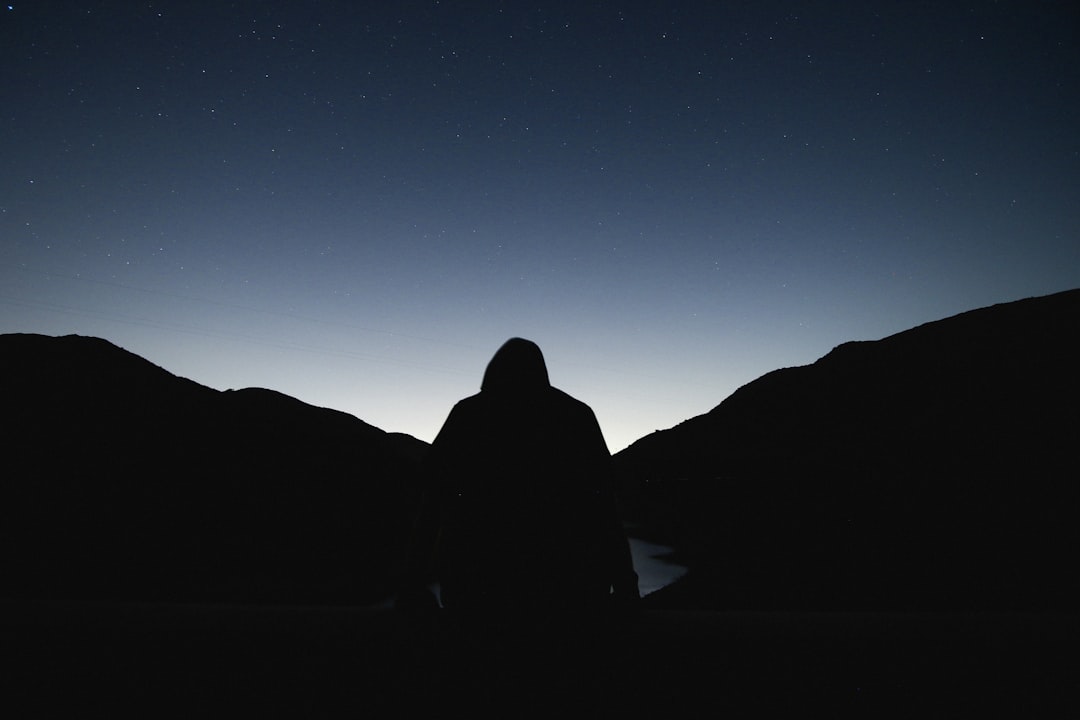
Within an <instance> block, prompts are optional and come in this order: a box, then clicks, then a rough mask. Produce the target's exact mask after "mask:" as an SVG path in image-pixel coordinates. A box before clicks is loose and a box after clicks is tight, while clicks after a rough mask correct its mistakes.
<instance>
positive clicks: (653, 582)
mask: <svg viewBox="0 0 1080 720" xmlns="http://www.w3.org/2000/svg"><path fill="white" fill-rule="evenodd" d="M670 553H671V548H669V547H667V546H665V545H656V544H654V543H650V542H645V541H644V540H639V539H637V538H633V537H632V538H630V554H631V555H632V556H633V558H634V570H636V571H637V574H638V589H639V590H641V595H642V597H644V596H645V595H648V594H649V593H652V592H656V591H657V590H659V589H660V588H662V587H666V586H668V585H670V584H671V583H673V582H675V581H676V580H678V579H679V578H680V577H682V576H683V575H685V574H686V568H685V567H683V566H682V565H676V564H675V563H671V562H668V561H667V560H665V559H664V558H665V556H667V555H669V554H670Z"/></svg>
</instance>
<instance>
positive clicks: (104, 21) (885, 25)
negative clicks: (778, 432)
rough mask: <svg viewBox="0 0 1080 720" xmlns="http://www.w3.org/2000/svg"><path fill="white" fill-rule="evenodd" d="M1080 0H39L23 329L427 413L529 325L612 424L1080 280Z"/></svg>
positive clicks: (5, 175)
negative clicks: (849, 344) (101, 341)
mask: <svg viewBox="0 0 1080 720" xmlns="http://www.w3.org/2000/svg"><path fill="white" fill-rule="evenodd" d="M1076 7H1077V6H1076V5H1075V4H1074V3H1071V2H1038V1H1036V0H1024V1H1020V2H991V1H990V0H971V1H970V2H962V3H961V2H903V3H874V2H812V3H807V2H771V1H768V0H765V1H759V0H754V1H748V2H719V1H717V2H677V1H675V2H658V1H655V0H654V1H652V2H616V1H614V0H613V1H611V2H589V1H587V0H578V1H576V2H510V1H509V0H507V1H504V2H454V1H452V0H442V1H441V2H437V1H435V0H426V1H423V2H421V1H404V2H402V1H400V0H399V1H396V2H389V1H387V2H382V1H379V2H375V1H374V0H373V1H371V2H363V1H357V2H346V1H345V0H336V1H333V0H322V1H319V0H308V1H306V2H291V3H286V2H246V1H242V2H222V1H220V0H219V1H217V2H197V1H180V0H175V1H165V0H162V1H157V2H146V1H144V2H135V1H134V0H132V1H119V0H112V1H109V2H104V1H96V2H75V1H74V0H68V1H66V2H48V1H45V0H37V1H24V2H14V3H13V4H11V5H6V6H2V7H0V332H36V333H44V334H48V335H61V334H68V333H77V334H82V335H94V336H99V337H103V338H106V339H108V340H110V341H112V342H114V343H116V344H118V345H120V346H121V347H124V348H126V349H128V350H130V351H132V352H135V353H137V354H139V355H142V356H144V357H146V358H148V359H149V360H151V361H153V362H155V363H157V364H159V365H161V366H163V367H164V368H166V369H167V370H169V371H171V372H173V373H176V374H178V375H181V376H184V377H189V378H191V379H193V380H195V381H197V382H200V383H203V384H205V385H209V386H211V387H214V388H217V389H226V388H240V387H248V386H261V387H268V388H272V389H275V390H279V391H281V392H284V393H287V394H289V395H293V396H295V397H297V398H300V399H301V400H304V401H306V402H309V403H312V404H315V405H322V406H327V407H332V408H337V409H341V410H344V411H346V412H349V413H351V414H353V415H356V416H357V417H360V418H362V419H363V420H365V421H367V422H370V423H372V424H374V425H376V426H378V427H381V428H383V429H384V430H389V431H401V432H408V433H411V434H413V435H416V436H417V437H419V438H422V439H424V440H431V439H432V438H433V437H434V435H435V433H436V432H437V431H438V429H439V427H440V426H441V424H442V422H443V420H444V419H445V418H446V415H447V413H448V411H449V409H450V407H451V406H452V404H453V403H454V402H455V401H456V400H458V399H460V398H461V397H464V396H466V395H470V394H472V393H474V392H476V391H477V390H478V388H479V384H480V379H481V376H482V373H483V370H484V366H485V365H486V363H487V361H488V360H489V359H490V357H491V355H492V354H493V353H494V351H495V350H496V349H497V348H498V346H499V345H500V344H501V343H502V342H503V341H504V340H506V339H507V338H509V337H511V336H515V335H518V336H522V337H526V338H529V339H532V340H535V341H536V342H537V343H539V344H540V346H541V348H543V350H544V352H545V354H546V356H547V361H548V367H549V371H550V375H551V379H552V382H553V383H554V384H555V385H557V386H559V387H561V388H563V389H564V390H566V391H568V392H570V393H571V394H573V395H575V396H577V397H579V398H580V399H582V400H584V401H586V402H588V403H589V404H590V405H592V407H593V408H594V409H595V410H596V413H597V416H598V418H599V420H600V424H601V426H602V428H603V430H604V432H605V436H606V438H607V440H608V444H609V446H610V447H611V449H612V451H616V450H619V449H622V448H623V447H625V446H626V445H628V444H629V443H631V442H632V441H634V440H635V439H637V438H639V437H641V436H643V435H645V434H648V433H649V432H652V431H653V430H655V429H658V428H666V427H670V426H672V425H674V424H676V423H678V422H680V421H682V420H685V419H687V418H690V417H692V416H695V415H698V414H701V413H703V412H706V411H708V410H709V409H711V408H712V407H714V406H715V405H717V404H718V403H719V402H720V401H722V400H723V399H724V398H725V397H727V396H728V395H729V394H730V393H731V392H733V391H734V390H735V389H736V388H738V387H739V386H741V385H743V384H745V383H747V382H749V381H751V380H753V379H755V378H757V377H759V376H761V375H763V374H764V373H766V372H769V371H771V370H774V369H777V368H780V367H788V366H793V365H804V364H807V363H810V362H813V361H814V360H816V359H817V358H818V357H820V356H822V355H824V354H825V353H827V352H828V351H829V350H831V349H832V348H833V347H834V346H836V345H838V344H840V343H842V342H846V341H849V340H873V339H878V338H881V337H884V336H887V335H890V334H892V333H895V332H899V331H902V330H905V329H907V328H910V327H913V326H915V325H918V324H921V323H924V322H927V321H931V320H936V319H940V318H943V317H946V316H949V315H953V314H956V313H958V312H962V311H965V310H970V309H974V308H976V307H982V306H985V305H991V304H994V303H998V302H1006V301H1011V300H1017V299H1020V298H1023V297H1029V296H1033V295H1044V294H1048V293H1051V292H1056V291H1060V290H1066V289H1069V288H1073V287H1078V286H1080V234H1078V229H1080V92H1078V91H1080V82H1078V80H1080V64H1078V61H1080V52H1078V49H1080V43H1078V36H1080V32H1078V31H1080V11H1078V10H1076V9H1074V8H1076Z"/></svg>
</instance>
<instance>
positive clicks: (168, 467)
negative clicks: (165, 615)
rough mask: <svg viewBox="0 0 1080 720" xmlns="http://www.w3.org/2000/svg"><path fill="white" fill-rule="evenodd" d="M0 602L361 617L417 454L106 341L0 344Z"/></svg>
mask: <svg viewBox="0 0 1080 720" xmlns="http://www.w3.org/2000/svg"><path fill="white" fill-rule="evenodd" d="M0 357H2V358H3V368H4V369H3V372H2V373H0V397H3V400H4V414H5V416H6V419H7V424H8V426H9V428H10V429H9V430H8V431H7V437H6V438H5V450H4V454H3V467H4V473H3V476H4V479H3V481H2V482H0V488H2V490H0V508H2V509H0V513H2V517H3V529H2V530H0V532H2V534H3V549H2V550H0V553H2V556H0V557H2V558H3V567H4V568H5V572H4V576H5V577H4V585H3V588H2V594H3V595H5V596H8V597H37V596H53V597H83V598H111V599H121V598H122V599H133V598H135V599H174V600H212V601H259V602H294V601H300V602H308V601H320V602H364V601H372V600H375V599H377V598H379V597H381V596H382V595H384V594H385V593H386V592H387V587H388V583H389V582H390V576H391V573H392V569H393V568H392V566H393V563H394V562H396V561H397V560H398V548H399V546H400V541H401V538H402V534H403V533H404V531H405V523H406V518H407V516H408V513H409V511H410V506H411V503H412V494H413V487H412V484H411V483H412V481H413V472H414V469H415V467H416V464H417V460H418V457H419V456H420V455H421V454H422V451H423V447H424V446H425V444H424V443H421V442H420V441H418V440H415V439H414V438H408V437H407V436H401V435H390V434H387V433H385V432H383V431H382V430H379V429H378V428H375V427H373V426H371V425H368V424H367V423H364V422H362V421H360V420H358V419H357V418H355V417H352V416H351V415H348V414H346V413H342V412H338V411H334V410H327V409H323V408H316V407H313V406H310V405H307V404H305V403H303V402H300V401H299V400H296V399H294V398H290V397H287V396H285V395H282V394H280V393H277V392H273V391H270V390H259V389H248V390H239V391H227V392H218V391H216V390H212V389H210V388H207V387H204V386H201V385H198V384H197V383H194V382H191V381H190V380H186V379H183V378H179V377H176V376H174V375H172V374H170V373H168V372H167V371H165V370H163V369H162V368H159V367H157V366H155V365H153V364H152V363H150V362H148V361H146V360H144V359H142V358H140V357H138V356H136V355H133V354H131V353H129V352H126V351H124V350H122V349H120V348H118V347H116V346H114V345H112V344H110V343H108V342H106V341H104V340H100V339H96V338H87V337H78V336H67V337H57V338H53V337H45V336H37V335H3V336H0Z"/></svg>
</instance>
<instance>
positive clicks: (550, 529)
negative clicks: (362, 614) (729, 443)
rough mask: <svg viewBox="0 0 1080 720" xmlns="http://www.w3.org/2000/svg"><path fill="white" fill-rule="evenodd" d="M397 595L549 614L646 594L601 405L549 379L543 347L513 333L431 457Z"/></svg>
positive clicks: (494, 611) (413, 601) (484, 609)
mask: <svg viewBox="0 0 1080 720" xmlns="http://www.w3.org/2000/svg"><path fill="white" fill-rule="evenodd" d="M424 476H425V482H426V485H425V492H424V497H423V501H422V505H421V509H420V513H419V516H418V520H417V525H416V535H415V538H414V544H413V548H412V552H411V554H410V560H409V568H408V572H407V577H406V580H405V584H404V586H403V589H402V592H401V594H400V595H399V600H398V602H399V607H405V608H415V607H416V606H417V605H423V604H426V605H428V606H430V605H432V604H433V603H434V598H433V597H432V596H431V595H430V593H429V592H427V591H426V590H424V587H425V585H426V583H427V582H428V581H429V579H430V578H431V577H432V575H433V574H434V576H435V577H437V578H438V580H439V582H440V583H441V597H442V601H443V605H444V606H445V607H446V608H447V609H448V610H455V611H460V612H462V613H465V614H470V613H471V614H479V615H482V616H492V615H500V616H505V615H521V616H528V615H529V614H530V613H537V614H540V615H551V614H556V613H561V612H574V611H583V610H584V611H587V610H600V609H603V608H604V607H607V606H610V605H619V604H627V605H632V604H633V603H634V602H635V601H636V600H637V599H638V587H637V575H636V574H635V573H634V569H633V564H632V561H631V558H630V550H629V545H628V543H627V539H626V535H625V534H624V532H623V529H622V525H621V523H620V520H619V517H618V515H617V512H616V506H615V497H614V489H613V479H612V474H611V456H610V453H609V452H608V449H607V445H606V444H605V442H604V438H603V435H602V434H601V431H600V427H599V425H598V424H597V421H596V417H595V415H594V414H593V411H592V410H591V409H590V408H589V407H588V406H587V405H586V404H584V403H582V402H580V401H579V400H576V399H574V398H572V397H571V396H570V395H568V394H566V393H565V392H563V391H561V390H558V389H556V388H554V387H552V386H551V384H550V382H549V381H548V374H547V367H546V365H545V363H544V357H543V354H542V353H541V351H540V348H539V347H538V346H537V345H536V344H535V343H532V342H530V341H528V340H523V339H520V338H513V339H511V340H509V341H507V342H506V343H505V344H504V345H503V346H502V347H501V348H500V349H499V351H498V352H497V353H496V354H495V357H494V358H492V360H491V362H490V363H489V365H488V367H487V371H486V372H485V374H484V379H483V383H482V385H481V390H480V392H479V393H478V394H476V395H473V396H471V397H468V398H466V399H464V400H462V401H460V402H459V403H457V405H455V406H454V408H453V410H452V411H451V412H450V416H449V417H448V418H447V420H446V423H445V424H444V425H443V427H442V430H441V431H440V432H439V435H438V437H436V439H435V442H434V444H433V445H432V447H431V451H430V453H429V455H428V457H427V460H426V466H425V472H424Z"/></svg>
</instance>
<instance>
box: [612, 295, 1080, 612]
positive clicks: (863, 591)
mask: <svg viewBox="0 0 1080 720" xmlns="http://www.w3.org/2000/svg"><path fill="white" fill-rule="evenodd" d="M1078 329H1080V291H1077V290H1074V291H1070V292H1065V293H1059V294H1056V295H1051V296H1047V297H1042V298H1032V299H1027V300H1022V301H1019V302H1014V303H1008V304H1003V305H996V306H993V307H989V308H984V309H980V310H975V311H972V312H967V313H964V314H961V315H957V316H955V317H951V318H948V319H945V320H941V321H938V322H932V323H928V324H926V325H922V326H919V327H917V328H914V329H912V330H908V331H906V332H902V333H899V334H897V335H893V336H890V337H888V338H885V339H883V340H879V341H875V342H856V343H847V344H844V345H841V346H839V347H838V348H836V349H835V350H833V351H832V352H830V353H829V354H828V355H826V356H825V357H823V358H821V359H820V360H818V361H817V362H816V363H814V364H813V365H810V366H806V367H798V368H789V369H784V370H777V371H775V372H772V373H769V374H767V375H765V376H763V377H761V378H759V379H758V380H756V381H754V382H752V383H749V384H748V385H746V386H744V387H743V388H741V389H739V390H738V391H737V392H735V393H734V394H733V395H732V396H731V397H729V398H728V399H727V400H725V401H724V402H723V403H721V404H720V405H719V406H717V407H716V408H714V409H713V410H712V411H711V412H709V413H707V414H705V415H702V416H699V417H697V418H694V419H692V420H688V421H686V422H684V423H682V424H681V425H679V426H677V427H675V428H672V429H671V430H667V431H661V432H658V433H654V434H652V435H650V436H648V437H646V438H643V439H642V440H640V441H638V442H637V443H635V444H633V445H632V446H630V447H629V448H627V449H626V450H624V451H623V452H621V453H619V454H618V456H617V458H616V461H617V464H618V466H619V468H620V470H621V472H622V473H623V476H624V477H625V478H626V482H625V487H624V489H623V496H624V503H625V505H626V506H627V508H628V509H629V510H630V512H631V513H632V514H634V515H635V516H636V517H637V519H638V520H640V521H642V522H644V523H645V524H646V525H647V526H649V527H651V528H652V529H653V531H654V532H658V533H659V534H660V535H662V536H664V537H666V539H668V540H670V541H672V542H674V543H675V544H676V546H677V547H678V549H679V550H680V551H682V552H683V553H684V554H685V555H686V556H687V557H688V559H689V561H690V562H691V564H692V566H693V571H692V572H691V573H690V575H689V577H688V578H687V581H686V582H685V583H683V584H681V585H680V586H676V587H673V588H671V589H670V590H669V591H668V592H666V593H663V594H662V595H665V594H666V598H664V597H658V598H656V600H657V601H662V602H668V603H672V604H675V605H690V606H703V607H790V608H807V607H812V608H852V607H859V608H864V607H871V608H911V607H928V608H939V607H947V608H968V607H988V608H1044V607H1068V606H1074V605H1075V602H1076V600H1077V599H1080V598H1077V594H1076V591H1075V590H1074V586H1076V585H1077V582H1076V581H1077V577H1076V575H1077V573H1076V571H1075V570H1074V569H1073V567H1074V563H1073V562H1072V560H1071V557H1072V555H1073V554H1074V551H1075V548H1076V547H1078V543H1077V540H1078V537H1080V536H1078V533H1077V529H1076V527H1077V524H1076V509H1077V500H1078V495H1080V493H1078V492H1077V480H1076V478H1077V477H1080V472H1078V470H1080V468H1078V462H1077V453H1076V443H1077V438H1078V437H1080V433H1078V430H1080V404H1078V401H1080V391H1078V388H1080V383H1078V379H1077V368H1080V352H1078V350H1077V347H1078V345H1080V343H1077V334H1078Z"/></svg>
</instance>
